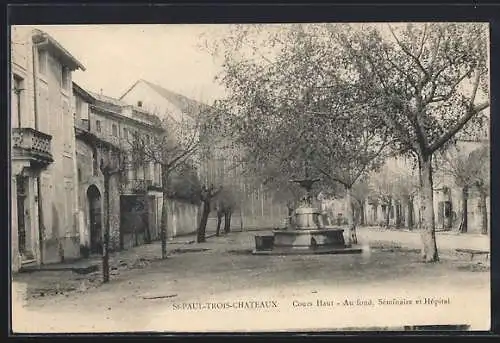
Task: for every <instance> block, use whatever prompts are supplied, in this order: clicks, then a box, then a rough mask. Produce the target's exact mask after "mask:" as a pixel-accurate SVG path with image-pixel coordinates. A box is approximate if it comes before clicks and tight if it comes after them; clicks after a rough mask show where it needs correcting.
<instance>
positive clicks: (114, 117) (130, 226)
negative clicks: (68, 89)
mask: <svg viewBox="0 0 500 343" xmlns="http://www.w3.org/2000/svg"><path fill="white" fill-rule="evenodd" d="M73 93H74V113H75V114H74V117H75V121H74V122H75V132H76V156H77V175H78V184H79V194H78V206H79V218H80V222H81V228H82V229H81V230H80V239H81V242H82V249H83V250H84V251H86V252H90V253H101V252H102V242H103V233H104V223H105V222H106V211H105V210H106V204H104V176H103V174H102V172H101V170H100V161H101V159H104V160H106V159H107V158H110V156H109V154H115V155H118V154H120V153H122V154H124V155H125V156H127V158H126V159H125V163H124V164H123V165H122V166H121V173H117V174H115V175H113V176H111V179H110V185H109V199H110V211H109V213H110V221H109V222H110V248H111V249H113V250H117V249H127V248H129V247H132V246H137V245H140V244H143V243H144V242H149V241H152V240H155V239H159V222H160V213H161V204H162V191H161V189H162V188H161V166H160V165H159V164H156V163H153V162H148V163H145V164H137V163H132V160H131V154H130V149H131V145H130V144H131V142H132V137H134V136H135V135H141V136H142V137H144V138H145V139H147V140H153V139H155V137H156V136H157V135H160V134H161V133H162V132H163V131H162V128H161V125H160V124H159V122H158V118H156V117H155V116H153V115H151V114H149V113H148V112H147V111H145V110H144V109H142V108H140V107H138V106H131V105H127V104H125V103H123V102H121V101H119V100H117V99H113V98H110V97H107V96H104V95H102V94H95V93H91V92H88V91H85V90H84V89H82V88H81V87H80V86H78V85H77V84H73Z"/></svg>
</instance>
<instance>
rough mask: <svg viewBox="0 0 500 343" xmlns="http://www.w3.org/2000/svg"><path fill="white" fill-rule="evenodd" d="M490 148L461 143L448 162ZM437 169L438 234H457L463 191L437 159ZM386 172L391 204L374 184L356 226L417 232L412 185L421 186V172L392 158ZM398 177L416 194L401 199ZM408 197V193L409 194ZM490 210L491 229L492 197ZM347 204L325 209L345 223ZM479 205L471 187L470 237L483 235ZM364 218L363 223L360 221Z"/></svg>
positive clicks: (478, 142) (335, 202)
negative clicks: (477, 150) (450, 231)
mask: <svg viewBox="0 0 500 343" xmlns="http://www.w3.org/2000/svg"><path fill="white" fill-rule="evenodd" d="M484 146H487V147H488V146H489V142H488V140H486V139H485V138H484V137H483V138H475V139H464V138H462V139H460V140H458V141H457V142H456V145H455V146H454V147H451V148H450V149H449V150H448V151H449V154H450V155H449V158H451V159H455V158H456V159H459V158H463V157H464V156H466V155H467V154H469V153H470V152H472V151H474V150H475V149H478V148H480V147H484ZM435 160H436V166H435V167H434V173H433V182H434V214H435V224H436V229H437V230H452V231H457V230H458V229H459V227H460V223H461V219H462V211H463V210H462V201H463V197H462V189H461V187H459V186H458V185H457V184H456V182H455V179H454V177H453V176H452V175H451V174H450V173H449V172H448V171H447V170H445V168H444V167H442V165H440V163H439V160H438V157H435ZM384 170H385V171H386V172H387V173H388V176H389V178H390V180H387V182H386V183H387V185H386V186H385V187H386V188H387V190H386V192H385V193H387V194H388V195H390V197H389V198H390V200H389V201H387V200H386V199H385V201H384V200H382V198H381V196H380V194H381V192H380V191H378V192H377V190H376V188H377V187H380V180H378V181H375V180H372V181H371V185H370V187H371V191H370V193H367V194H366V196H365V199H364V204H363V209H362V211H363V214H361V213H359V211H357V213H356V214H357V216H356V217H357V222H358V224H360V223H361V222H363V223H364V224H365V225H370V226H385V225H386V224H387V221H386V219H388V224H389V226H391V227H400V228H401V229H404V228H406V229H408V228H410V227H412V228H416V227H417V225H418V221H419V218H420V213H419V194H418V192H417V190H416V187H412V186H411V185H410V183H411V184H413V185H418V177H419V176H418V171H417V170H416V165H414V164H413V163H412V162H411V161H410V160H408V159H405V158H403V157H398V158H391V159H388V160H387V161H386V164H385V166H384V167H383V168H382V172H383V171H384ZM397 175H402V176H404V177H405V180H406V181H407V183H408V184H407V185H406V186H407V187H408V190H410V189H411V188H413V192H412V194H411V195H410V196H409V197H402V196H401V194H400V192H398V189H394V187H393V186H394V185H395V184H396V183H397V180H396V178H397ZM407 193H409V192H407ZM486 203H487V204H488V205H487V208H486V214H485V215H486V217H487V222H488V227H489V222H490V215H491V210H490V206H489V203H490V197H489V196H487V198H486ZM346 206H347V204H346V203H345V201H344V199H343V198H339V199H327V200H325V201H323V208H324V209H325V210H326V211H327V212H328V213H329V215H330V217H331V218H333V219H334V222H337V219H339V220H340V222H343V218H345V213H346V210H347V207H346ZM482 211H483V210H482V208H481V204H480V196H479V194H478V191H477V189H475V188H474V187H471V189H470V192H469V196H468V201H467V213H468V215H467V217H468V231H469V232H471V233H479V232H480V231H481V225H482V223H481V221H482V220H483V215H484V214H483V213H482ZM361 216H363V219H361Z"/></svg>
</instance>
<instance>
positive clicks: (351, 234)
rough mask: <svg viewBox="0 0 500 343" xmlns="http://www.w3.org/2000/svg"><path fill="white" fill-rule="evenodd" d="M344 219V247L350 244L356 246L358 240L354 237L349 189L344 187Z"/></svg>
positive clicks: (354, 226) (354, 225)
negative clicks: (345, 239)
mask: <svg viewBox="0 0 500 343" xmlns="http://www.w3.org/2000/svg"><path fill="white" fill-rule="evenodd" d="M345 190H346V199H345V200H346V205H347V206H346V208H347V213H346V219H347V241H346V245H347V246H351V245H352V244H357V243H358V239H357V237H356V224H355V222H354V213H353V208H352V195H351V188H350V187H346V189H345Z"/></svg>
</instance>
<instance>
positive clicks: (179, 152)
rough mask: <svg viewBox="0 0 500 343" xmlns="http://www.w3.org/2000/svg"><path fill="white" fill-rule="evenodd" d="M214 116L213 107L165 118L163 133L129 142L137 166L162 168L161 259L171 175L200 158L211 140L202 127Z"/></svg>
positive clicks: (161, 124) (164, 251)
mask: <svg viewBox="0 0 500 343" xmlns="http://www.w3.org/2000/svg"><path fill="white" fill-rule="evenodd" d="M211 114H212V112H211V108H210V107H208V106H200V107H197V108H193V110H192V111H190V113H189V114H188V113H183V115H182V116H180V118H175V119H174V118H173V116H171V115H166V116H165V117H164V118H163V119H162V120H158V122H157V125H158V126H159V127H161V128H162V129H163V130H162V131H161V133H158V134H156V135H153V136H152V137H151V136H149V135H147V134H145V133H141V132H137V133H135V134H133V135H132V137H131V139H130V140H129V144H130V146H131V151H132V154H131V157H132V164H133V165H134V166H136V167H140V166H143V165H144V164H148V163H153V164H156V165H159V166H160V168H161V184H162V192H163V206H162V212H161V224H160V232H161V244H162V249H161V250H162V259H165V258H167V223H168V207H167V198H168V196H169V194H168V193H169V181H170V176H171V173H172V172H173V171H175V170H177V169H178V168H179V167H180V166H181V165H182V164H183V163H185V162H186V161H187V160H189V159H195V160H196V159H197V158H198V156H197V155H196V153H197V151H198V149H199V147H200V146H201V145H202V144H203V143H204V142H205V140H206V139H207V138H208V137H207V136H206V135H203V128H204V126H206V125H209V121H210V118H211Z"/></svg>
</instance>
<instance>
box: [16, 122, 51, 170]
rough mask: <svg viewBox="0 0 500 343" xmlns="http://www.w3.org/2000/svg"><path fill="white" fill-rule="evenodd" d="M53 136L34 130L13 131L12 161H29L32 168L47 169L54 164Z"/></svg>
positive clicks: (20, 129)
mask: <svg viewBox="0 0 500 343" xmlns="http://www.w3.org/2000/svg"><path fill="white" fill-rule="evenodd" d="M51 140H52V136H51V135H48V134H46V133H43V132H40V131H37V130H35V129H33V128H29V127H25V128H14V129H12V159H13V160H25V161H26V160H27V161H29V162H30V164H31V165H32V166H39V167H45V166H47V165H48V164H50V163H52V162H53V161H54V159H53V158H52V152H51V150H52V149H51Z"/></svg>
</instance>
